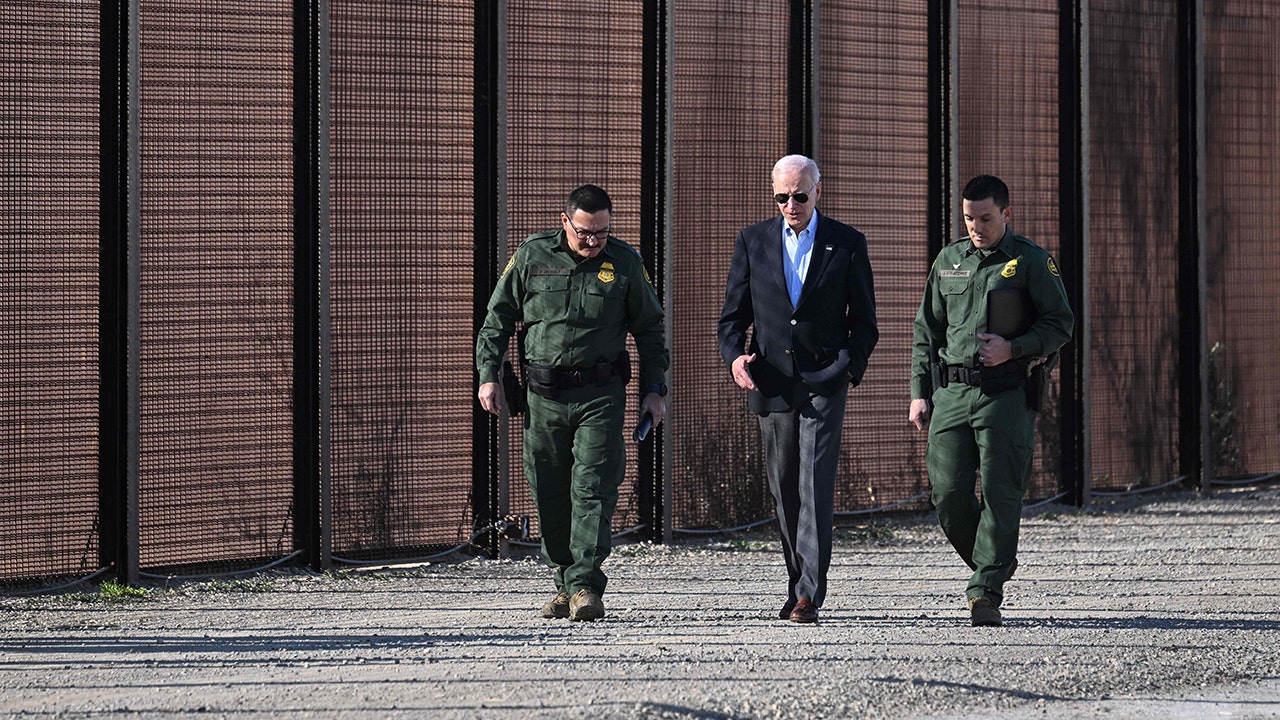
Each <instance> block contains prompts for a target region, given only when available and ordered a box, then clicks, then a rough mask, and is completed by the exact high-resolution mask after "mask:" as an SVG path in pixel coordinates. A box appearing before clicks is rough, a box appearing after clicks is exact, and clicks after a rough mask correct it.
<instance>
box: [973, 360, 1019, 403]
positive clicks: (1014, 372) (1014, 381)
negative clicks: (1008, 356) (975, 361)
mask: <svg viewBox="0 0 1280 720" xmlns="http://www.w3.org/2000/svg"><path fill="white" fill-rule="evenodd" d="M1026 378H1027V366H1026V365H1025V364H1023V363H1020V362H1018V361H1017V360H1010V361H1008V362H1003V363H1000V364H999V365H996V366H994V367H984V368H982V374H981V376H980V377H979V380H980V383H979V385H978V387H979V388H980V389H981V390H982V394H983V395H988V396H993V395H999V394H1000V393H1003V392H1009V391H1010V390H1015V389H1017V388H1019V387H1021V386H1022V383H1023V381H1025V380H1026Z"/></svg>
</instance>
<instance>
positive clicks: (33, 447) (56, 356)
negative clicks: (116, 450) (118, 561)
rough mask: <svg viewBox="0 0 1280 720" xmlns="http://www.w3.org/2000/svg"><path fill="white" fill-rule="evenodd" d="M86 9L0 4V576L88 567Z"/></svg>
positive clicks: (93, 405) (92, 407)
mask: <svg viewBox="0 0 1280 720" xmlns="http://www.w3.org/2000/svg"><path fill="white" fill-rule="evenodd" d="M97 240H98V9H97V6H96V5H94V4H89V3H80V2H25V1H24V0H6V1H5V2H4V3H2V4H0V580H7V579H23V578H33V577H38V576H52V575H62V574H74V573H83V572H85V571H91V570H96V569H97V567H98V536H97V532H96V529H95V527H94V523H95V519H96V517H97V512H98V483H97V479H98V458H97V449H98V442H97V433H98V329H97V320H98V311H97V305H98V242H97Z"/></svg>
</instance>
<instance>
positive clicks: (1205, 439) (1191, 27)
mask: <svg viewBox="0 0 1280 720" xmlns="http://www.w3.org/2000/svg"><path fill="white" fill-rule="evenodd" d="M1203 11H1204V5H1203V2H1202V0H1186V1H1185V2H1179V3H1178V282H1177V289H1178V291H1177V295H1178V308H1179V313H1178V337H1179V342H1178V387H1179V388H1180V389H1181V390H1180V392H1179V393H1178V463H1179V468H1180V470H1181V473H1182V476H1183V477H1184V478H1186V479H1187V480H1190V481H1192V482H1193V483H1194V484H1195V485H1196V486H1197V487H1199V488H1200V489H1201V490H1202V491H1203V492H1208V491H1209V490H1210V485H1209V481H1210V479H1211V477H1212V475H1213V471H1212V468H1211V467H1209V460H1210V454H1209V450H1208V448H1209V403H1208V402H1207V398H1208V394H1209V374H1208V368H1209V358H1208V353H1209V347H1208V333H1207V328H1206V322H1205V317H1206V308H1205V298H1206V295H1207V280H1206V268H1205V257H1204V252H1203V248H1202V244H1203V240H1204V238H1205V236H1206V235H1207V230H1206V223H1205V213H1204V194H1205V187H1204V167H1205V163H1204V150H1205V136H1204V43H1203V38H1202V18H1203V17H1204V14H1203Z"/></svg>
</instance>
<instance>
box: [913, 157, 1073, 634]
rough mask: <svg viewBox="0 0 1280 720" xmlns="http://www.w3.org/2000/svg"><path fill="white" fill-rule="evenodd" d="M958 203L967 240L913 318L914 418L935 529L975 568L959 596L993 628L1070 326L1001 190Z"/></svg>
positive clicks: (933, 273) (1049, 271)
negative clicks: (1003, 302)
mask: <svg viewBox="0 0 1280 720" xmlns="http://www.w3.org/2000/svg"><path fill="white" fill-rule="evenodd" d="M961 196H962V197H963V199H964V206H963V209H964V219H965V225H966V226H967V228H968V230H969V236H968V237H966V238H963V239H962V240H961V241H960V242H957V243H953V244H951V245H949V246H947V247H945V248H943V249H942V251H941V252H940V253H938V257H937V258H936V260H935V261H934V264H933V267H932V268H931V269H930V272H929V279H928V282H927V283H926V284H925V291H924V298H923V300H922V301H921V303H920V310H919V312H918V313H917V314H916V318H915V323H914V336H915V344H914V348H913V351H912V356H911V368H912V371H911V398H912V400H911V408H910V413H909V420H910V421H911V422H912V424H914V425H915V426H916V429H918V430H924V429H925V428H926V426H927V427H928V431H929V442H928V449H927V451H926V458H927V464H928V468H929V484H930V487H931V489H932V501H933V505H934V507H935V508H936V509H937V511H938V521H939V524H940V525H941V526H942V530H943V532H944V534H945V535H946V536H947V540H949V541H950V542H951V545H952V546H953V547H954V548H955V550H956V552H957V553H958V554H959V555H960V557H961V559H963V560H964V561H965V563H966V564H967V565H968V566H969V567H970V568H971V569H972V570H973V575H972V576H971V577H970V578H969V585H968V588H967V589H966V591H965V596H966V598H967V602H968V605H969V613H970V621H971V623H972V624H973V625H975V626H981V625H1000V624H1001V617H1000V610H999V607H1000V603H1001V601H1002V600H1003V598H1004V584H1005V582H1006V581H1007V580H1008V579H1009V578H1010V577H1011V576H1012V575H1013V572H1014V569H1015V568H1016V567H1017V552H1018V528H1019V523H1020V520H1021V516H1022V499H1023V496H1024V495H1025V494H1026V491H1027V486H1028V484H1029V483H1030V479H1031V459H1032V452H1033V449H1034V435H1035V411H1036V410H1038V409H1039V407H1038V403H1039V399H1040V396H1041V395H1042V394H1043V382H1044V376H1045V374H1046V372H1045V367H1044V366H1043V365H1042V364H1041V363H1042V362H1043V361H1044V359H1045V358H1047V357H1049V356H1051V355H1052V356H1053V357H1054V358H1055V359H1056V355H1054V353H1056V351H1057V350H1058V349H1059V348H1061V347H1062V346H1063V345H1064V344H1066V342H1067V341H1068V340H1070V339H1071V330H1072V326H1073V325H1074V322H1075V319H1074V316H1073V314H1072V312H1071V308H1070V307H1069V305H1068V304H1067V294H1066V290H1065V289H1064V288H1063V285H1062V278H1061V277H1060V276H1059V273H1058V267H1057V265H1056V264H1055V263H1054V261H1053V257H1052V256H1050V255H1049V253H1047V252H1046V251H1044V250H1043V249H1041V248H1040V247H1038V246H1037V245H1035V244H1034V243H1032V242H1031V241H1030V240H1028V239H1027V238H1025V237H1023V236H1021V235H1017V234H1015V233H1014V232H1013V231H1012V230H1011V229H1009V228H1008V223H1009V221H1010V220H1011V219H1012V217H1013V212H1012V208H1011V207H1010V206H1009V189H1008V187H1006V186H1005V184H1004V182H1003V181H1001V180H1000V179H999V178H996V177H993V176H991V175H979V176H978V177H975V178H973V179H972V180H970V181H969V182H968V183H967V184H966V185H965V187H964V190H963V191H962V192H961ZM1002 292H1011V293H1012V295H1011V296H1012V297H1015V298H1020V300H1019V304H1020V305H1021V306H1022V307H1024V308H1025V310H1023V311H1022V312H1021V314H1022V315H1024V316H1025V317H1023V318H1013V319H1011V318H1007V317H1001V314H1005V315H1008V314H1010V313H1011V312H1013V313H1014V314H1018V313H1017V312H1016V311H1010V310H1008V309H1007V308H1005V309H999V308H997V307H996V305H995V303H994V302H993V298H996V297H997V296H998V295H999V294H1000V293H1002ZM1005 297H1009V296H1008V295H1006V296H1005ZM1014 307H1017V305H1015V306H1014ZM1020 321H1021V322H1020ZM997 324H999V325H1009V326H1016V329H1013V330H1005V332H1006V333H1007V335H1008V336H1002V335H1000V334H997V333H996V332H992V329H993V326H995V325H997ZM930 399H932V408H930V402H929V401H930ZM976 476H980V477H981V480H982V500H981V501H979V500H978V498H977V496H976V494H975V492H974V486H975V481H976Z"/></svg>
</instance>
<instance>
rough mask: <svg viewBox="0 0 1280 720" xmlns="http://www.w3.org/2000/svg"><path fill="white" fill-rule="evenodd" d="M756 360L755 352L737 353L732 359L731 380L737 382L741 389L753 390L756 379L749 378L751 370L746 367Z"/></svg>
mask: <svg viewBox="0 0 1280 720" xmlns="http://www.w3.org/2000/svg"><path fill="white" fill-rule="evenodd" d="M755 360H756V354H755V353H751V354H750V355H739V356H738V357H736V358H734V360H733V381H734V382H736V383H738V387H740V388H742V389H743V390H755V389H756V381H755V380H752V379H751V370H749V369H748V368H747V365H748V364H749V363H753V362H755Z"/></svg>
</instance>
